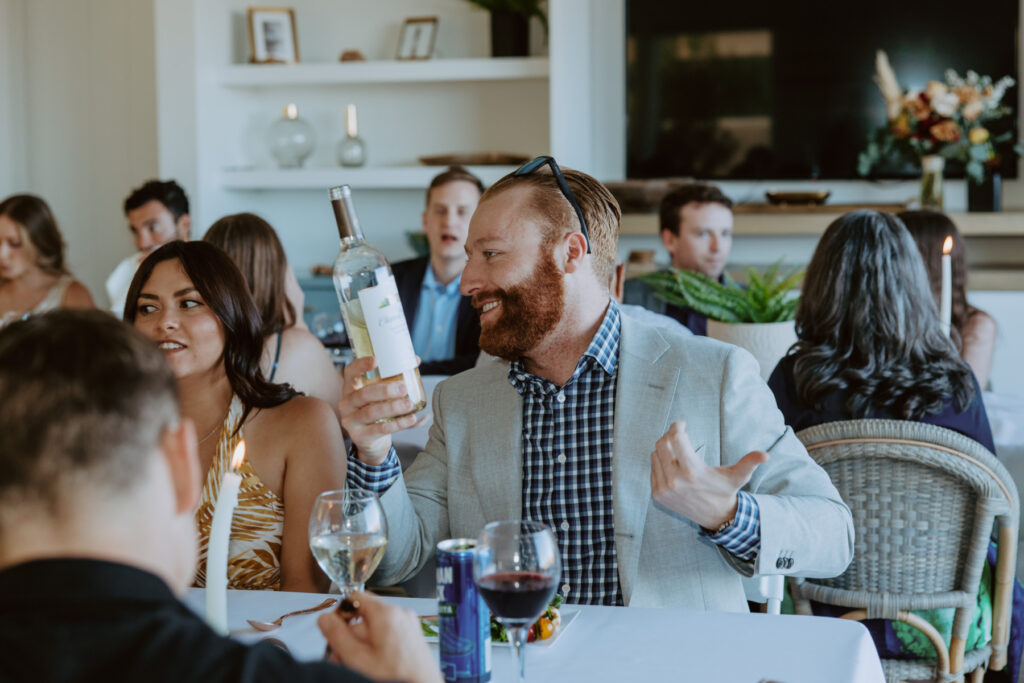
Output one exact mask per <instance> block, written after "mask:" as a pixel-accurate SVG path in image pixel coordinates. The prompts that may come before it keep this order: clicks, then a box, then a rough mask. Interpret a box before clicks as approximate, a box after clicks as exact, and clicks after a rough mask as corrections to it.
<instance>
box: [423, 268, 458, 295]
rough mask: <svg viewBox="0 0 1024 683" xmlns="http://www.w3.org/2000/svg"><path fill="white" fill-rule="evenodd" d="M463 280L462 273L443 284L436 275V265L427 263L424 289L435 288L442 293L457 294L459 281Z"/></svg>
mask: <svg viewBox="0 0 1024 683" xmlns="http://www.w3.org/2000/svg"><path fill="white" fill-rule="evenodd" d="M460 282H462V273H459V274H458V276H457V277H456V278H455V279H454V280H452V281H451V282H449V283H448V284H446V285H442V284H441V283H440V282H438V281H437V278H436V277H434V266H433V265H431V264H430V263H427V272H426V273H424V274H423V289H433V290H436V291H438V292H440V293H441V294H457V293H458V292H459V283H460Z"/></svg>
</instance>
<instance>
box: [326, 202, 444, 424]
mask: <svg viewBox="0 0 1024 683" xmlns="http://www.w3.org/2000/svg"><path fill="white" fill-rule="evenodd" d="M329 193H330V197H331V206H332V207H333V208H334V218H335V220H337V222H338V234H339V236H340V237H341V250H340V251H339V252H338V258H336V259H335V260H334V290H335V291H336V292H337V293H338V303H339V304H340V305H341V317H342V319H343V320H344V321H345V331H346V332H347V333H348V338H349V341H350V342H351V344H352V351H353V352H354V353H355V356H356V358H364V357H365V356H376V358H377V367H376V369H374V370H371V371H370V372H369V373H367V375H366V379H365V382H366V383H367V384H370V383H375V382H404V383H405V387H406V390H407V391H408V392H409V400H410V401H412V410H410V411H409V412H408V413H405V414H404V415H409V414H412V413H415V412H417V411H420V410H423V408H425V407H426V405H427V398H426V392H425V391H424V389H423V381H422V380H421V379H420V371H419V369H418V368H417V361H416V352H415V351H414V350H413V347H412V336H411V335H410V334H409V326H408V325H407V324H406V322H405V312H404V311H403V309H402V300H401V298H399V296H398V286H397V285H396V284H395V276H394V275H392V274H391V266H390V265H388V260H387V259H386V258H384V254H382V253H380V251H378V250H377V249H376V248H375V247H374V246H373V245H371V244H370V243H369V242H367V241H366V240H365V239H364V238H363V231H362V228H360V227H359V219H358V218H357V217H356V208H355V204H354V203H353V202H352V190H351V189H350V188H349V186H348V185H339V186H338V187H332V188H331V189H330V191H329ZM398 417H403V415H395V416H393V417H391V418H387V419H389V420H393V419H395V418H398ZM383 421H384V420H382V422H383Z"/></svg>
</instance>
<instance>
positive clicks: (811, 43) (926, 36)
mask: <svg viewBox="0 0 1024 683" xmlns="http://www.w3.org/2000/svg"><path fill="white" fill-rule="evenodd" d="M627 24H628V25H627V49H626V54H627V116H628V130H627V136H626V139H627V151H626V157H627V175H628V176H629V177H631V178H656V177H671V176H695V177H699V178H709V179H754V178H756V179H785V178H800V179H806V178H824V179H855V178H859V177H860V176H859V175H858V173H857V155H858V153H859V152H860V151H861V150H862V149H863V148H864V146H865V144H866V142H867V137H868V134H869V133H870V131H871V130H872V129H873V128H876V127H878V126H880V125H882V124H884V123H885V119H886V113H885V101H884V100H883V99H882V96H881V94H880V93H879V90H878V87H877V86H876V85H875V82H874V75H875V52H876V51H877V50H885V51H886V52H887V53H888V55H889V60H890V62H891V63H892V66H893V69H894V70H895V72H896V76H897V78H898V79H899V81H900V85H902V86H904V87H907V88H914V89H917V88H923V87H924V85H925V84H926V83H927V81H929V80H943V76H944V74H945V71H946V69H954V70H955V71H957V72H958V73H959V74H960V75H961V76H963V75H964V74H965V73H966V71H967V70H968V69H971V70H974V71H976V72H978V73H980V74H983V75H984V74H987V75H990V76H992V77H993V79H996V80H998V79H999V78H1000V77H1002V76H1006V75H1009V76H1012V77H1013V78H1014V80H1017V30H1018V25H1019V3H1017V2H1015V1H1011V0H981V1H976V2H973V3H963V2H953V1H950V0H939V1H933V2H929V3H923V2H893V0H858V2H856V3H837V4H829V3H816V2H815V3H812V2H807V1H806V0H772V1H771V2H765V0H729V1H727V2H703V3H690V2H665V1H664V0H628V3H627ZM1003 103H1004V104H1007V105H1010V106H1012V107H1013V108H1014V110H1016V106H1017V89H1016V87H1013V88H1010V90H1009V91H1007V94H1006V96H1005V97H1004V99H1003ZM1005 126H1006V128H1005V130H1015V129H1016V116H1010V117H1007V119H1006V121H1005ZM1001 171H1002V172H1003V174H1004V175H1008V176H1011V177H1016V164H1015V163H1013V161H1012V159H1010V158H1009V157H1007V158H1006V161H1004V163H1003V165H1002V167H1001ZM919 174H920V169H919V168H910V167H906V166H904V167H895V166H894V167H891V168H888V169H882V170H881V171H880V172H878V173H877V174H876V176H875V177H890V178H900V177H914V176H915V175H919ZM947 175H949V176H953V177H956V176H958V175H959V176H961V177H962V175H963V168H962V167H958V166H957V165H956V164H952V165H947Z"/></svg>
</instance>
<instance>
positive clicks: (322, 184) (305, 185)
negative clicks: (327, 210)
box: [221, 166, 517, 190]
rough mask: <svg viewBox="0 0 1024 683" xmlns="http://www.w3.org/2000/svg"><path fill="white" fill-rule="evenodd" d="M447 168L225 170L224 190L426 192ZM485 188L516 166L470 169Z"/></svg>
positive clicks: (222, 182) (385, 167) (222, 183)
mask: <svg viewBox="0 0 1024 683" xmlns="http://www.w3.org/2000/svg"><path fill="white" fill-rule="evenodd" d="M445 168H447V167H446V166H384V167H379V166H378V167H365V168H342V167H340V166H338V167H332V168H301V169H290V170H281V169H238V170H236V169H225V170H223V171H222V172H221V186H222V187H224V188H226V189H229V190H326V189H327V188H329V187H332V186H334V185H341V184H347V185H351V186H352V187H353V188H359V189H387V190H405V189H416V190H422V189H423V188H425V187H427V186H428V185H429V184H430V181H431V179H433V177H434V176H436V175H437V174H438V173H441V172H442V171H443V170H444V169H445ZM468 168H469V170H470V171H471V172H472V173H473V174H475V175H476V176H477V177H479V178H480V180H481V181H483V183H484V184H485V185H491V184H492V183H494V182H495V181H496V180H498V179H499V178H501V177H503V176H505V175H508V174H509V173H511V172H512V171H514V170H515V169H516V168H517V167H516V166H469V167H468Z"/></svg>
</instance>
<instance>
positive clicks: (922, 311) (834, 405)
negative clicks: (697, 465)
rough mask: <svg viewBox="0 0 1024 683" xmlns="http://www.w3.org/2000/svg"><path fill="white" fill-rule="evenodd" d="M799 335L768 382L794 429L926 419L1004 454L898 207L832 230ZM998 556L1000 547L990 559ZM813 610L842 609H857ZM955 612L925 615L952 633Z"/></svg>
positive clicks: (878, 629)
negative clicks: (897, 212)
mask: <svg viewBox="0 0 1024 683" xmlns="http://www.w3.org/2000/svg"><path fill="white" fill-rule="evenodd" d="M796 333H797V342H796V344H794V345H793V347H792V348H791V349H790V351H789V354H788V355H787V356H786V357H785V358H783V359H782V360H781V361H779V364H778V365H777V366H776V367H775V370H774V372H772V375H771V377H770V378H769V379H768V386H769V387H771V389H772V391H773V392H774V393H775V400H776V401H777V403H778V405H779V410H781V411H782V414H783V416H784V417H785V418H786V423H787V424H789V425H790V426H791V427H792V428H793V429H794V430H796V431H799V430H801V429H805V428H807V427H813V426H814V425H818V424H822V423H825V422H835V421H839V420H852V419H862V418H885V419H895V420H915V421H918V422H928V423H931V424H934V425H938V426H940V427H946V428H948V429H953V430H955V431H958V432H960V433H961V434H964V435H966V436H968V437H970V438H972V439H974V440H975V441H977V442H979V443H980V444H982V445H983V446H985V447H986V448H988V449H989V450H990V451H992V452H993V453H995V445H994V443H993V439H992V430H991V429H990V427H989V423H988V417H987V415H986V414H985V406H984V405H983V403H982V400H981V388H980V387H979V386H978V381H977V379H975V377H974V374H973V373H972V372H971V369H970V368H969V367H968V366H967V364H966V363H964V362H963V360H961V358H960V355H959V354H958V353H957V350H956V347H955V346H954V344H953V342H952V340H951V339H950V338H949V335H947V334H945V333H944V332H943V330H942V325H941V321H940V320H939V314H938V306H937V305H936V303H935V299H934V298H933V297H932V294H931V289H930V287H929V284H928V276H927V273H926V272H925V268H924V263H923V262H922V260H921V255H920V254H919V253H918V250H917V246H916V245H915V244H914V240H913V238H911V236H910V233H909V232H908V231H907V229H906V228H905V227H904V226H903V223H902V222H901V221H900V220H899V219H898V218H897V217H896V216H894V215H892V214H888V213H882V212H878V211H854V212H852V213H848V214H846V215H844V216H841V217H839V218H838V219H836V220H835V221H834V222H833V223H832V224H831V225H830V226H829V227H828V229H827V230H826V231H825V234H824V235H822V238H821V241H820V242H818V246H817V248H816V249H815V250H814V255H813V256H812V257H811V262H810V264H809V265H808V266H807V275H806V276H805V278H804V284H803V292H802V294H801V297H800V303H799V306H798V307H797V311H796ZM994 557H995V556H994V552H992V551H990V553H989V559H990V561H994ZM986 577H988V578H983V580H982V588H981V590H980V592H979V594H978V612H977V613H976V615H975V623H974V625H972V627H971V631H970V633H969V634H968V647H971V644H972V643H974V642H977V641H978V640H979V639H982V641H983V640H984V639H985V638H988V637H991V614H992V602H991V595H992V590H991V576H990V575H989V573H988V572H986ZM1020 590H1021V588H1020V585H1019V584H1015V594H1014V616H1013V622H1014V625H1013V633H1014V635H1013V636H1011V643H1010V646H1011V653H1010V665H1011V669H1012V670H1013V675H1014V676H1016V670H1017V667H1019V662H1020V634H1019V630H1020V629H1019V623H1020V616H1021V615H1020V614H1019V613H1018V612H1019V610H1020V607H1021V594H1020ZM814 609H815V612H816V613H818V614H823V615H832V616H839V615H840V614H842V613H843V612H845V611H846V610H840V611H839V612H835V613H833V612H832V611H831V610H830V609H829V608H828V607H826V606H822V605H814ZM952 613H953V610H928V611H925V612H920V613H919V614H920V615H921V616H922V617H923V618H925V619H926V620H927V621H929V622H931V623H932V624H933V625H935V626H936V628H938V629H939V632H940V633H943V632H944V633H945V634H946V639H947V641H948V639H949V634H950V633H951V629H952ZM986 619H987V621H986ZM865 624H866V625H867V626H868V630H869V631H871V634H872V637H873V638H874V640H875V645H876V646H877V647H878V650H879V654H880V655H881V656H883V657H900V656H916V657H928V656H931V657H934V656H935V655H934V648H933V647H932V646H931V644H930V643H928V642H927V639H926V638H925V636H924V635H923V634H922V633H921V632H920V631H917V630H916V629H915V628H913V627H910V626H907V625H906V624H905V623H903V622H899V621H896V622H890V621H882V620H872V621H868V622H865ZM979 625H980V626H979ZM929 651H930V652H931V654H930V655H929V654H928V652H929ZM1014 680H1015V678H1014Z"/></svg>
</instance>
